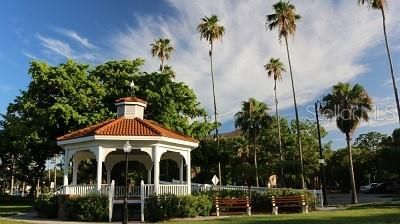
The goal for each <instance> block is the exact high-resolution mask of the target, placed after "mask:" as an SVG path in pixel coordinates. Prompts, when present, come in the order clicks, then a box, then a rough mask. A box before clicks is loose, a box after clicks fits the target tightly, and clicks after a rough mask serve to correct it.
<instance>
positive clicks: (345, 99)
mask: <svg viewBox="0 0 400 224" xmlns="http://www.w3.org/2000/svg"><path fill="white" fill-rule="evenodd" d="M322 102H323V107H322V108H321V112H322V114H323V115H324V116H325V117H327V118H330V119H331V118H336V125H337V127H338V128H339V129H340V131H342V132H343V133H344V134H345V135H346V142H347V149H348V153H349V168H350V183H351V202H352V203H353V204H355V203H357V193H356V184H355V181H354V170H353V158H352V152H351V144H350V141H351V137H352V134H353V133H354V131H355V130H356V128H357V127H358V126H359V124H360V123H361V122H362V121H368V119H369V116H368V113H369V112H371V111H372V99H371V98H370V97H369V96H368V94H367V92H366V91H365V89H364V88H363V87H362V86H361V85H358V84H355V85H354V86H351V85H350V84H349V83H341V82H339V83H338V84H336V85H335V86H333V89H332V93H330V94H328V95H326V96H324V97H323V99H322Z"/></svg>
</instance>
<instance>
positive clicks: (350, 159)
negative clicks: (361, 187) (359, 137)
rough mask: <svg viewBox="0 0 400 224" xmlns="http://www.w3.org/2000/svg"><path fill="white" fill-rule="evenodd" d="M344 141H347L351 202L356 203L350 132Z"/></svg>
mask: <svg viewBox="0 0 400 224" xmlns="http://www.w3.org/2000/svg"><path fill="white" fill-rule="evenodd" d="M346 141H347V149H348V151H349V162H350V184H351V203H352V204H357V203H358V200H357V192H356V183H355V180H354V169H353V155H352V153H351V145H350V141H351V137H350V133H346Z"/></svg>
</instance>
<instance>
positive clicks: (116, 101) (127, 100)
mask: <svg viewBox="0 0 400 224" xmlns="http://www.w3.org/2000/svg"><path fill="white" fill-rule="evenodd" d="M120 102H139V103H143V104H147V102H146V101H144V100H142V99H139V98H137V97H134V96H128V97H123V98H119V99H116V100H115V103H120Z"/></svg>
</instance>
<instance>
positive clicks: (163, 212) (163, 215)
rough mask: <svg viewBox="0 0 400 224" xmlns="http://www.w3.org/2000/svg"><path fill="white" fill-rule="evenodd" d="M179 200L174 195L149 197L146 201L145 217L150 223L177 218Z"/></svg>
mask: <svg viewBox="0 0 400 224" xmlns="http://www.w3.org/2000/svg"><path fill="white" fill-rule="evenodd" d="M178 206H179V199H178V197H177V196H176V195H172V194H163V195H159V196H157V195H151V196H150V197H149V198H148V199H147V200H146V213H145V214H146V215H147V219H148V220H149V221H151V222H155V221H164V220H168V219H170V218H172V217H177V215H178V214H179V210H178Z"/></svg>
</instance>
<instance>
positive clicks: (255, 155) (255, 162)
mask: <svg viewBox="0 0 400 224" xmlns="http://www.w3.org/2000/svg"><path fill="white" fill-rule="evenodd" d="M253 144H254V168H255V169H256V186H257V187H259V186H260V185H259V183H258V165H257V138H256V132H255V131H254V136H253Z"/></svg>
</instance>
